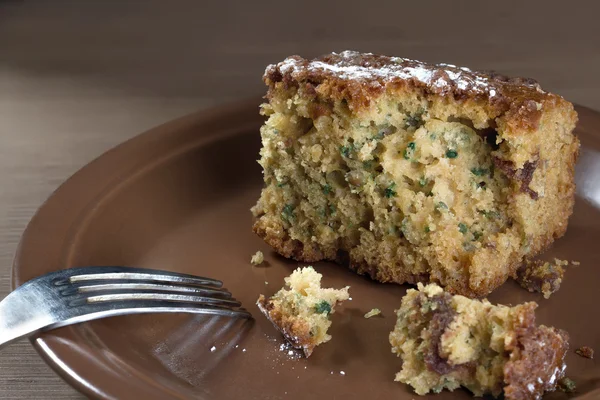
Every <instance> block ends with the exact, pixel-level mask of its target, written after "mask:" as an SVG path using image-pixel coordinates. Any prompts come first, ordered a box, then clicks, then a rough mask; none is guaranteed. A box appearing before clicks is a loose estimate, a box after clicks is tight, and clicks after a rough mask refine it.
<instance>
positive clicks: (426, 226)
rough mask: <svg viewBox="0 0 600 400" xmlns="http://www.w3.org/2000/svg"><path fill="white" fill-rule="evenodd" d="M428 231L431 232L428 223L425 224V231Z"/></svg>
mask: <svg viewBox="0 0 600 400" xmlns="http://www.w3.org/2000/svg"><path fill="white" fill-rule="evenodd" d="M429 232H431V228H430V227H429V225H425V233H429Z"/></svg>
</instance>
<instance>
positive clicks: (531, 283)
mask: <svg viewBox="0 0 600 400" xmlns="http://www.w3.org/2000/svg"><path fill="white" fill-rule="evenodd" d="M567 265H569V262H568V261H562V260H559V259H554V262H549V261H540V260H536V261H529V260H527V261H526V262H525V263H524V264H523V266H522V267H521V268H519V269H518V270H517V276H516V281H517V282H518V283H519V285H521V286H522V287H523V288H525V289H527V290H529V291H530V292H539V293H542V294H543V295H544V298H545V299H548V298H550V295H551V294H552V293H554V292H557V291H558V289H560V284H561V283H562V280H563V277H564V275H565V269H564V267H566V266H567Z"/></svg>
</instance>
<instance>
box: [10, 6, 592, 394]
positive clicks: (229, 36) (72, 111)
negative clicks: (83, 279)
mask: <svg viewBox="0 0 600 400" xmlns="http://www.w3.org/2000/svg"><path fill="white" fill-rule="evenodd" d="M598 4H599V3H596V2H593V1H588V2H575V3H574V2H556V5H555V4H554V3H553V2H548V1H535V2H517V1H514V2H509V1H506V2H501V3H499V2H494V3H489V2H479V1H453V2H434V1H420V2H415V1H412V2H402V1H393V2H392V1H390V2H377V1H372V0H371V1H363V2H360V1H345V2H330V3H325V2H321V1H305V2H275V1H272V2H253V1H246V2H241V1H240V2H230V1H181V0H180V1H170V2H166V1H160V0H148V1H100V0H99V1H70V2H69V1H52V2H49V1H2V0H0V261H1V262H0V297H4V296H5V295H6V294H7V293H8V292H9V291H10V274H11V263H12V258H13V255H14V252H15V249H16V246H17V244H18V241H19V238H20V236H21V234H22V232H23V230H24V228H25V226H26V224H27V222H28V221H29V219H30V218H31V217H32V216H33V214H34V213H35V211H36V209H37V208H38V207H39V205H40V204H41V203H42V202H43V201H44V199H46V198H47V197H48V195H50V193H51V192H52V191H53V190H54V189H55V188H56V187H57V186H58V185H60V183H61V182H63V181H64V180H65V179H66V178H67V177H69V176H70V175H71V174H72V173H74V172H75V171H76V170H77V169H79V168H80V167H82V166H83V165H85V164H86V163H87V162H89V161H90V160H92V159H93V158H95V157H97V156H99V155H100V154H102V153H103V152H104V151H105V150H107V149H109V148H111V147H113V146H115V145H117V144H119V143H120V142H122V141H124V140H126V139H128V138H130V137H132V136H134V135H136V134H138V133H140V132H142V131H144V130H146V129H148V128H150V127H152V126H155V125H157V124H160V123H161V122H165V121H168V120H170V119H172V118H174V117H177V116H180V115H184V114H186V113H189V112H192V111H194V110H197V109H201V108H206V107H210V106H212V105H215V104H219V103H224V102H227V101H231V100H235V99H239V98H243V97H247V96H252V95H256V94H258V93H261V92H262V91H263V84H262V82H261V76H262V72H263V70H264V67H265V65H267V64H268V63H272V62H276V61H278V60H281V59H282V58H284V57H285V56H287V55H290V54H300V55H303V56H307V57H312V56H315V55H318V54H321V53H325V52H330V51H341V50H345V49H356V50H360V51H370V52H374V53H384V54H389V55H398V56H403V57H408V58H416V59H422V60H425V61H436V62H448V63H452V64H458V65H467V66H469V67H472V68H477V69H478V68H482V69H496V70H499V71H501V72H503V73H506V74H509V75H522V76H529V77H534V78H536V79H538V80H539V81H540V82H541V83H542V86H543V87H544V88H545V89H547V90H550V91H555V92H558V93H559V94H562V95H563V96H565V97H566V98H567V99H569V100H571V101H573V102H577V103H580V104H583V105H586V106H588V107H591V108H595V109H600V96H598V91H599V90H600V75H599V72H598V71H600V25H599V24H598V23H597V15H598V9H599V8H600V7H599V6H598ZM0 398H2V399H69V398H81V395H79V394H78V393H76V392H75V390H74V389H71V388H70V387H69V386H68V385H67V384H66V383H64V382H63V381H62V380H61V379H60V378H59V377H57V376H56V375H55V374H54V373H53V372H52V371H51V370H50V368H49V367H47V366H46V365H45V364H44V363H43V362H42V361H41V359H39V358H38V356H37V354H36V353H35V351H34V350H33V349H32V347H31V346H30V345H29V343H28V342H27V341H22V342H20V343H17V344H14V345H12V346H10V347H8V348H6V349H4V350H3V351H2V352H1V353H0Z"/></svg>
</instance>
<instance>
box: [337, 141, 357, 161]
mask: <svg viewBox="0 0 600 400" xmlns="http://www.w3.org/2000/svg"><path fill="white" fill-rule="evenodd" d="M352 151H354V144H353V143H350V144H349V145H348V146H340V153H342V155H343V156H344V157H346V158H350V153H351V152H352Z"/></svg>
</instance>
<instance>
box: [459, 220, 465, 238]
mask: <svg viewBox="0 0 600 400" xmlns="http://www.w3.org/2000/svg"><path fill="white" fill-rule="evenodd" d="M458 230H459V231H460V233H462V234H463V235H464V234H465V233H467V226H466V225H465V224H463V223H462V222H461V223H459V224H458Z"/></svg>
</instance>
